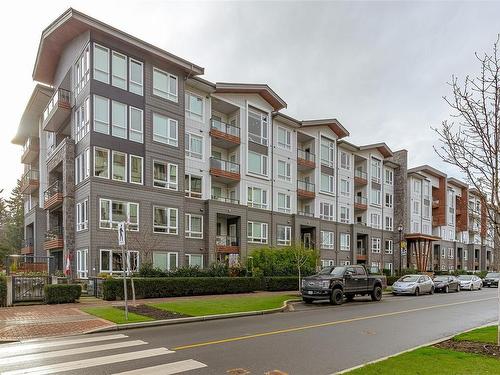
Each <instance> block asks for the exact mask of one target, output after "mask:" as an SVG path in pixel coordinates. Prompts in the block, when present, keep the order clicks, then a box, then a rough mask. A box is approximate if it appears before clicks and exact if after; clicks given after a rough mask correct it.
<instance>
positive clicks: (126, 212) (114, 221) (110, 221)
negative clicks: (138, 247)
mask: <svg viewBox="0 0 500 375" xmlns="http://www.w3.org/2000/svg"><path fill="white" fill-rule="evenodd" d="M127 219H128V222H129V227H128V229H129V230H131V231H138V230H139V204H137V203H130V202H123V201H115V200H111V199H100V200H99V228H103V229H116V227H117V226H118V223H120V222H122V221H125V222H127Z"/></svg>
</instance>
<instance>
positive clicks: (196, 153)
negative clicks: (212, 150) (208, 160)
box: [185, 133, 203, 159]
mask: <svg viewBox="0 0 500 375" xmlns="http://www.w3.org/2000/svg"><path fill="white" fill-rule="evenodd" d="M185 139H186V142H185V147H186V156H189V157H192V158H195V159H203V137H200V136H199V135H194V134H191V133H186V138H185Z"/></svg>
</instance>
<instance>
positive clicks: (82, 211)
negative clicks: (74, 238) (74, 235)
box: [75, 198, 89, 232]
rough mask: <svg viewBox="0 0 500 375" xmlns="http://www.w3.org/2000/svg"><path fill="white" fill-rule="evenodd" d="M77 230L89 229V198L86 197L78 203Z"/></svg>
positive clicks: (76, 214)
mask: <svg viewBox="0 0 500 375" xmlns="http://www.w3.org/2000/svg"><path fill="white" fill-rule="evenodd" d="M75 216H76V231H77V232H82V231H84V230H88V229H89V199H88V198H85V199H83V200H82V201H80V202H78V203H77V204H76V209H75ZM80 219H82V220H80Z"/></svg>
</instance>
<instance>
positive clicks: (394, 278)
mask: <svg viewBox="0 0 500 375" xmlns="http://www.w3.org/2000/svg"><path fill="white" fill-rule="evenodd" d="M400 277H401V276H387V286H391V285H392V284H394V283H395V282H396V281H398V280H399V278H400Z"/></svg>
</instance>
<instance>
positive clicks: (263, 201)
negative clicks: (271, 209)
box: [247, 186, 269, 210]
mask: <svg viewBox="0 0 500 375" xmlns="http://www.w3.org/2000/svg"><path fill="white" fill-rule="evenodd" d="M249 190H252V194H251V196H252V200H250V194H249ZM255 190H260V197H261V201H260V202H256V201H254V200H253V197H254V196H255V194H254V191H255ZM264 198H265V199H264ZM247 206H248V207H253V208H260V209H264V210H266V209H267V208H268V206H269V201H268V191H267V190H266V189H264V188H261V187H257V186H247Z"/></svg>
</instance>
